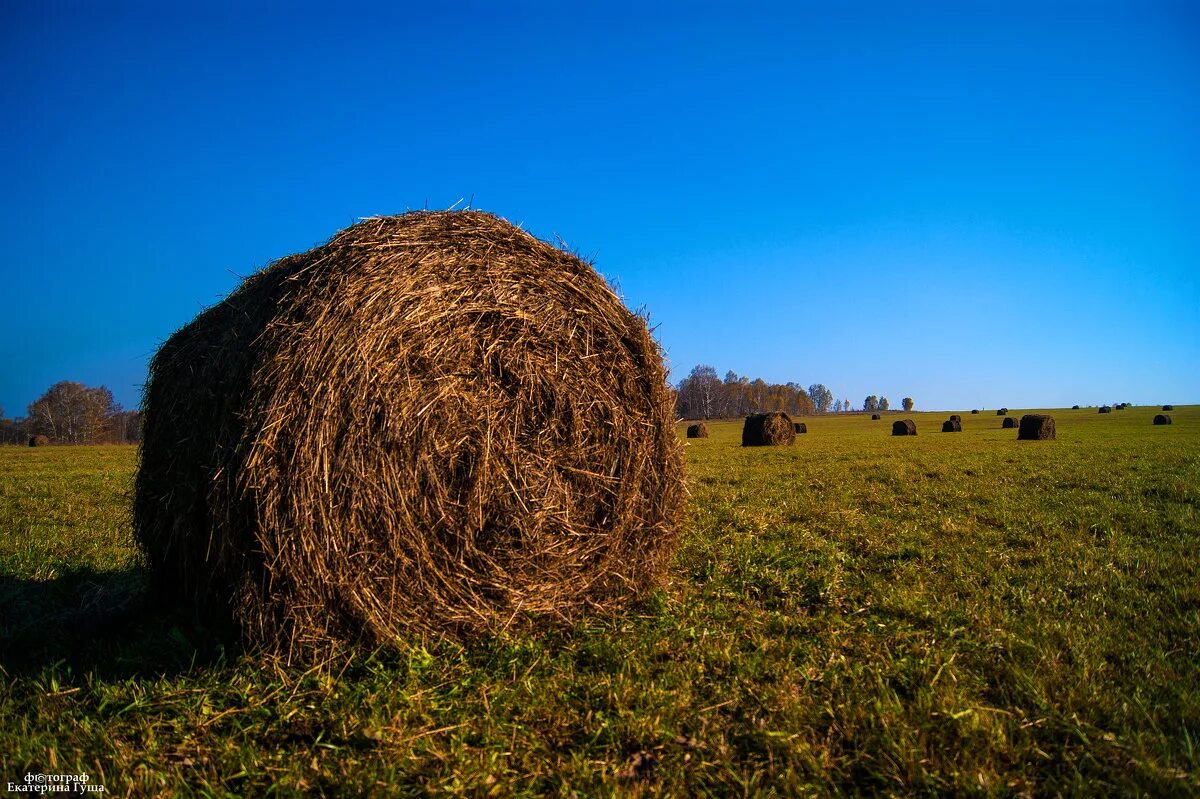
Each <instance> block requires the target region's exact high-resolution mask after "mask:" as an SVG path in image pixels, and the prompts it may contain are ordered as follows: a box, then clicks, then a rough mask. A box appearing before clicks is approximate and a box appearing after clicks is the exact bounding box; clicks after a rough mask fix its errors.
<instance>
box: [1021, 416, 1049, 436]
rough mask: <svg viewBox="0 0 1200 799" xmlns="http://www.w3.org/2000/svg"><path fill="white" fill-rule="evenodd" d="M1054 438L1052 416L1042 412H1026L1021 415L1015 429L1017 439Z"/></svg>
mask: <svg viewBox="0 0 1200 799" xmlns="http://www.w3.org/2000/svg"><path fill="white" fill-rule="evenodd" d="M1051 438H1054V417H1053V416H1048V415H1047V414H1044V413H1027V414H1025V415H1024V416H1022V417H1021V426H1020V428H1018V430H1017V440H1018V441H1045V440H1048V439H1051Z"/></svg>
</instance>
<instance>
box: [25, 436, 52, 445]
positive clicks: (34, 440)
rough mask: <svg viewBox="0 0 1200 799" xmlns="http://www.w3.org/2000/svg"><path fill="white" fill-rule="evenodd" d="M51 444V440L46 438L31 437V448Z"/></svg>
mask: <svg viewBox="0 0 1200 799" xmlns="http://www.w3.org/2000/svg"><path fill="white" fill-rule="evenodd" d="M49 444H50V439H49V438H47V437H46V436H43V435H36V436H30V437H29V446H31V447H45V446H49Z"/></svg>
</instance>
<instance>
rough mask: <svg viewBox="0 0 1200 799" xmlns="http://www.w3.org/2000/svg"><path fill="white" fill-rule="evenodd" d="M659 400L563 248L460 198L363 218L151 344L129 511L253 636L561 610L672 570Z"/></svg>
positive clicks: (579, 611)
mask: <svg viewBox="0 0 1200 799" xmlns="http://www.w3.org/2000/svg"><path fill="white" fill-rule="evenodd" d="M673 406H674V397H673V395H672V392H671V389H670V388H669V386H668V384H667V371H666V369H665V367H664V365H663V358H662V354H661V352H660V350H659V348H658V346H657V344H656V343H655V342H654V340H653V338H652V337H651V335H650V331H649V330H648V328H647V325H646V322H645V320H644V319H643V318H642V317H640V316H638V315H636V314H634V313H631V312H630V311H629V310H628V309H627V308H626V307H625V306H624V305H623V304H622V303H621V301H620V299H619V298H618V297H617V296H616V295H615V294H614V293H613V292H612V291H611V290H610V289H609V287H608V286H607V284H606V283H605V282H604V280H603V279H602V278H601V277H600V276H599V275H598V274H597V273H596V271H595V270H594V269H592V267H591V266H590V265H589V264H587V263H585V262H584V261H582V260H580V259H579V258H577V257H576V256H574V255H572V254H570V253H567V252H564V251H562V250H561V249H558V248H555V247H553V246H551V245H549V244H546V243H545V242H542V241H539V240H538V239H536V238H534V237H533V236H531V235H529V234H527V233H525V232H523V231H521V230H519V229H518V228H516V227H514V226H512V225H511V224H509V223H507V222H505V221H503V220H501V219H498V218H496V217H494V216H491V215H489V214H484V213H480V212H477V211H461V212H416V213H408V214H404V215H402V216H396V217H381V218H374V219H368V220H364V221H362V222H360V223H358V224H356V225H354V226H352V227H350V228H348V229H346V230H344V231H342V232H340V233H338V234H337V235H336V236H334V237H333V239H332V240H330V241H329V242H328V243H327V244H325V245H324V246H321V247H318V248H316V249H314V250H311V251H310V252H307V253H303V254H301V255H295V256H290V257H288V258H284V259H282V260H280V261H277V262H275V263H274V264H272V265H270V266H269V267H267V268H266V269H264V270H262V271H261V272H259V273H258V274H256V275H253V276H251V277H250V278H248V279H247V280H246V281H245V283H244V284H243V285H242V286H241V287H240V288H239V289H238V290H237V291H236V292H235V293H233V294H232V295H230V296H229V297H228V298H226V299H225V300H224V301H223V302H221V303H220V304H218V305H216V306H215V307H213V308H211V309H209V310H207V311H205V312H204V313H202V314H201V315H200V316H198V317H197V318H196V319H195V320H194V321H193V322H192V323H190V324H189V325H187V326H186V327H184V328H183V329H181V330H180V331H178V332H177V333H176V334H175V335H173V336H172V337H171V338H170V339H169V340H168V341H167V342H166V343H165V344H164V345H163V347H162V348H161V349H160V350H159V352H158V353H157V354H156V355H155V357H154V360H153V362H152V363H151V369H150V380H149V382H148V385H147V388H146V393H145V398H144V406H143V408H144V413H145V416H144V419H145V433H144V436H145V438H144V443H143V446H142V451H141V464H140V470H139V472H138V478H137V490H136V502H135V530H136V534H137V537H138V540H139V542H140V543H141V546H142V547H143V548H144V550H145V552H146V554H147V556H148V558H149V561H150V564H151V567H152V570H153V574H154V577H155V582H156V585H157V586H158V587H159V588H160V589H161V590H162V591H164V592H166V593H167V594H168V595H169V596H170V597H173V598H175V599H178V600H182V601H184V602H185V603H187V604H188V605H190V606H191V607H193V608H194V609H196V610H198V611H201V612H212V613H217V614H219V615H221V616H225V617H227V618H230V619H232V621H234V622H235V623H236V625H237V626H238V628H239V629H240V630H241V633H242V635H243V636H244V638H245V639H246V640H247V641H248V642H249V643H251V644H258V645H264V646H267V647H270V648H277V649H287V650H291V651H297V652H310V651H312V650H313V649H315V648H324V647H326V646H328V645H330V644H337V643H347V642H358V641H362V642H366V643H369V644H375V643H386V642H389V641H393V640H395V639H396V638H397V637H398V636H401V635H405V634H411V633H418V634H421V633H424V634H433V635H451V636H455V637H467V636H471V635H476V634H481V633H495V632H498V631H501V630H504V629H513V628H525V627H533V626H542V625H546V624H551V623H557V622H570V621H571V620H573V619H576V618H579V617H580V616H581V615H583V614H586V613H591V612H607V611H611V610H613V609H616V608H619V607H620V606H622V605H623V604H625V603H626V602H628V601H629V600H630V599H631V598H633V597H636V596H637V595H639V594H640V593H641V592H643V591H644V590H645V589H648V588H650V587H652V586H654V585H656V584H657V583H659V582H660V580H661V578H662V577H663V575H664V573H665V570H666V568H667V566H668V564H669V561H670V559H671V557H672V555H673V553H674V551H675V546H676V537H677V532H678V528H679V523H680V520H681V514H682V511H683V501H684V496H685V489H684V485H683V472H682V457H681V454H682V450H681V443H680V441H679V439H678V437H677V436H676V433H675V426H674V418H673Z"/></svg>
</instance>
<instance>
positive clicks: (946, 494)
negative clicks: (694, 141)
mask: <svg viewBox="0 0 1200 799" xmlns="http://www.w3.org/2000/svg"><path fill="white" fill-rule="evenodd" d="M1154 412H1155V411H1153V410H1152V409H1147V408H1130V409H1128V410H1125V411H1114V412H1113V413H1112V414H1110V415H1103V416H1102V415H1099V414H1097V413H1096V411H1095V409H1084V410H1080V411H1069V410H1056V411H1053V413H1054V416H1055V418H1056V421H1057V425H1058V440H1057V441H1051V442H1018V441H1016V440H1015V438H1016V436H1015V431H1013V430H1001V429H1000V419H999V418H998V417H996V416H995V415H994V412H985V413H981V414H980V415H978V416H972V415H964V416H963V428H964V430H963V432H962V433H961V434H943V433H940V432H938V431H939V430H940V423H941V420H942V419H943V418H944V417H945V414H884V419H883V420H882V421H878V422H872V421H870V420H869V418H867V417H865V416H853V417H834V418H821V417H818V418H813V419H809V420H806V421H807V422H808V427H809V431H810V432H809V433H808V434H807V435H803V436H798V437H797V442H796V444H795V446H793V447H790V448H750V449H742V448H741V447H739V446H738V441H739V435H740V425H739V424H738V423H733V422H729V423H720V422H718V423H710V425H709V429H710V432H711V435H712V437H711V438H709V439H707V440H699V441H691V442H689V447H688V462H689V474H690V479H691V486H692V498H691V502H690V512H689V517H688V522H687V529H686V532H685V535H684V542H683V546H682V548H681V550H680V553H679V556H678V558H677V560H676V564H675V568H674V574H673V579H672V582H671V584H670V586H669V587H668V588H667V589H666V590H664V591H663V592H661V593H659V594H657V595H655V596H653V597H651V598H649V599H648V600H647V601H646V602H644V603H642V604H641V605H639V606H638V607H636V608H634V609H632V610H631V611H630V612H628V613H626V614H623V615H621V616H618V617H615V618H612V619H607V620H597V621H595V622H594V623H592V624H591V625H587V626H580V627H578V628H575V629H572V630H569V631H562V632H557V633H548V634H544V635H538V636H530V637H520V638H513V639H508V640H503V641H493V642H487V643H483V644H479V645H474V646H471V647H469V648H461V647H458V646H454V645H450V644H444V643H443V644H437V645H430V646H428V647H427V648H424V647H421V646H419V645H416V644H412V643H409V644H405V645H402V646H400V647H399V649H398V650H396V651H390V652H375V653H369V652H364V653H361V654H360V655H358V656H356V657H354V658H352V659H350V660H348V661H339V662H333V663H328V664H324V665H323V666H322V667H320V668H316V669H305V668H303V667H299V666H290V665H287V664H284V663H279V662H276V661H272V660H268V659H265V658H263V657H262V656H257V655H253V654H240V653H237V652H232V651H229V652H227V651H224V650H222V649H221V647H220V643H219V641H215V640H213V638H212V636H211V635H210V634H209V633H207V632H206V631H205V630H203V629H201V628H199V627H197V626H196V625H194V624H192V623H190V622H188V621H187V620H185V619H181V618H178V617H176V616H173V615H171V614H169V613H167V612H165V611H164V610H162V609H160V608H155V607H152V606H149V605H148V603H147V601H146V600H145V596H144V593H143V584H144V576H143V574H142V572H141V571H140V567H139V565H138V560H137V554H136V550H135V548H134V547H133V545H132V542H131V539H130V534H129V525H128V518H127V516H128V498H127V492H128V491H129V488H130V484H131V479H132V472H133V469H134V465H135V453H134V451H133V450H132V449H130V448H120V447H100V448H92V449H76V448H47V449H39V450H29V449H21V448H0V664H3V669H4V672H3V674H0V680H2V682H0V785H2V784H3V783H4V782H7V781H13V780H18V779H20V778H23V775H24V774H25V772H27V771H33V772H60V773H71V772H86V773H88V774H89V775H90V776H91V778H92V780H93V781H100V782H103V783H104V784H105V785H106V786H107V788H108V790H109V791H110V792H118V793H128V792H132V793H136V794H142V795H157V794H174V793H195V794H201V795H256V796H257V795H266V794H268V793H270V792H272V791H274V792H275V793H277V794H280V795H296V794H302V793H311V792H321V793H326V794H345V795H361V794H368V793H376V794H379V793H382V794H411V795H424V794H427V793H463V794H469V795H495V796H509V795H544V794H551V795H564V796H594V795H608V794H634V795H638V794H640V795H659V794H661V795H672V796H696V795H721V796H726V795H744V794H764V795H827V794H870V795H877V794H881V793H882V794H888V793H902V794H912V793H917V794H946V793H954V794H995V795H1014V794H1015V795H1026V794H1028V795H1047V794H1049V795H1053V794H1087V795H1105V794H1124V795H1141V794H1151V795H1193V794H1196V793H1200V557H1198V555H1197V552H1198V549H1200V547H1198V545H1200V516H1198V514H1197V505H1198V503H1200V408H1197V407H1186V408H1185V407H1179V408H1178V409H1177V410H1176V411H1174V412H1172V414H1171V415H1172V416H1173V418H1174V420H1175V424H1173V425H1171V426H1170V427H1153V426H1151V424H1150V419H1151V417H1152V416H1153V414H1154ZM1013 413H1014V414H1015V415H1019V414H1020V412H1019V411H1014V412H1013ZM906 416H908V417H911V418H913V419H915V420H916V422H917V426H918V429H919V435H918V436H917V437H915V438H893V437H891V436H890V435H888V433H889V432H890V423H891V421H892V420H893V419H894V418H903V417H906Z"/></svg>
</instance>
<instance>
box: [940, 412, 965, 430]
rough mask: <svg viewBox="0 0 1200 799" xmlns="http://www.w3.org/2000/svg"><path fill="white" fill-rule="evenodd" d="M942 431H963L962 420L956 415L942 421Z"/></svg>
mask: <svg viewBox="0 0 1200 799" xmlns="http://www.w3.org/2000/svg"><path fill="white" fill-rule="evenodd" d="M942 432H943V433H961V432H962V420H961V419H959V418H958V417H956V416H951V417H950V418H949V419H947V420H946V421H944V422H942Z"/></svg>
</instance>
